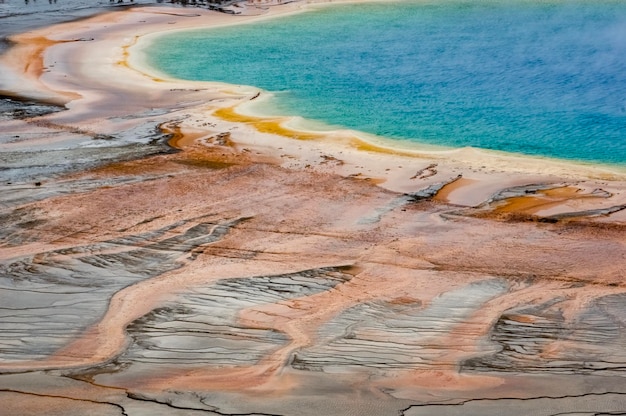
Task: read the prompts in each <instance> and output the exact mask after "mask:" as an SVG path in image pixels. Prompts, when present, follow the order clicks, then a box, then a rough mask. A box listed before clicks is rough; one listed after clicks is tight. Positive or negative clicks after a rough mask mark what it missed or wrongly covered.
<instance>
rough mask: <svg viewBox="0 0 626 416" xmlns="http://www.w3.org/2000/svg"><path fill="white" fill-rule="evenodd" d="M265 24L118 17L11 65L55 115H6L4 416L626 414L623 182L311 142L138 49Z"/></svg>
mask: <svg viewBox="0 0 626 416" xmlns="http://www.w3.org/2000/svg"><path fill="white" fill-rule="evenodd" d="M299 7H301V6H300V5H298V4H292V5H288V6H285V7H284V8H276V9H272V11H271V12H270V15H271V14H278V13H291V12H295V11H297V10H298V9H299ZM248 12H249V13H252V12H254V10H252V9H250V10H248ZM256 18H259V17H255V16H230V15H224V14H217V13H212V12H207V11H203V10H201V9H183V8H173V7H150V8H135V9H127V10H124V11H120V12H115V13H109V14H102V15H98V16H95V17H93V18H90V19H86V20H81V21H77V22H72V23H67V24H62V25H57V26H52V27H48V28H44V29H38V30H36V31H31V32H28V33H25V34H20V35H16V36H14V38H13V40H14V41H15V42H16V45H15V46H13V47H12V48H11V49H9V50H8V51H7V52H6V53H5V54H4V55H2V56H1V57H0V65H1V66H2V72H1V73H2V80H1V81H2V89H3V90H4V91H6V93H5V94H11V95H12V96H13V97H20V98H22V99H30V100H33V101H35V100H38V102H45V103H47V104H46V105H54V106H60V108H63V110H62V111H52V112H51V111H49V110H50V108H48V107H45V108H44V109H41V108H39V107H37V108H39V110H41V111H39V110H38V109H37V108H34V109H33V113H28V114H24V113H20V114H17V115H16V114H14V113H11V114H9V113H7V112H5V113H3V114H4V115H3V118H2V120H0V123H1V129H2V130H1V131H2V134H1V136H0V138H1V141H0V158H2V160H3V164H2V166H3V169H2V170H1V171H0V174H1V175H2V176H1V178H2V184H1V186H2V192H1V193H0V202H1V203H2V205H1V210H0V223H1V224H2V227H1V230H2V231H0V317H1V319H0V398H1V400H2V409H3V411H6V412H8V413H7V414H23V415H35V414H46V415H74V414H76V415H78V414H81V415H82V414H98V415H148V414H149V415H190V414H206V415H231V414H233V415H234V414H237V415H320V414H326V415H352V414H354V415H393V414H404V415H421V414H429V415H432V414H437V415H457V414H476V415H490V414H494V415H496V414H502V411H503V409H515V411H510V412H513V413H515V414H529V415H530V414H532V415H552V414H564V413H576V414H616V413H620V412H624V411H626V383H625V380H624V376H625V375H626V373H625V366H626V355H625V354H624V350H623V345H624V342H625V338H626V332H625V331H624V326H625V323H626V306H624V305H626V302H625V301H626V285H625V284H624V277H625V274H626V243H625V241H624V235H626V234H625V232H626V216H625V214H624V208H625V207H626V193H625V189H626V180H625V175H624V172H622V171H620V170H619V169H617V168H607V167H594V166H582V165H574V164H565V163H560V162H554V161H546V160H534V159H529V158H518V157H514V156H510V155H503V154H493V153H487V152H482V151H479V150H475V149H460V150H456V151H449V152H432V151H430V152H429V151H425V150H424V151H423V150H420V149H397V148H393V147H389V146H387V144H385V143H369V142H366V141H364V140H363V139H362V138H359V137H358V134H356V133H354V132H349V131H338V132H326V133H323V134H322V133H319V132H306V131H299V130H297V129H295V127H293V126H294V121H293V120H283V119H271V120H268V119H261V118H259V117H256V116H254V115H251V114H245V105H244V104H245V103H246V102H249V101H250V100H251V99H255V100H256V99H263V94H261V97H258V98H257V94H258V93H259V91H257V90H255V89H253V88H250V87H237V86H229V85H220V84H213V83H190V82H184V81H179V80H171V79H166V78H163V77H159V76H158V74H153V73H151V72H150V70H149V69H148V68H145V67H143V66H142V65H141V59H140V54H139V51H138V50H136V49H134V48H136V47H137V46H133V45H138V46H140V44H141V42H142V41H144V38H143V37H144V36H148V35H149V34H151V33H155V32H159V31H163V30H172V28H174V27H175V28H177V29H178V28H184V27H195V26H198V25H222V24H233V23H239V22H240V21H242V20H244V21H245V20H252V19H256ZM261 18H264V17H261ZM135 57H139V58H135ZM25 62H28V63H29V64H28V65H25ZM34 105H35V104H33V106H34ZM37 105H41V104H37ZM35 110H36V111H35ZM168 143H169V145H168Z"/></svg>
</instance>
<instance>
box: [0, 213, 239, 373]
mask: <svg viewBox="0 0 626 416" xmlns="http://www.w3.org/2000/svg"><path fill="white" fill-rule="evenodd" d="M238 222H239V220H235V221H224V222H222V223H219V222H202V221H200V222H197V220H196V221H194V222H193V223H191V221H189V220H182V221H180V222H178V223H175V224H171V225H169V226H166V227H163V228H161V229H158V230H154V231H151V232H147V233H140V234H135V235H132V234H131V235H128V236H125V237H120V238H116V239H111V240H106V241H102V242H100V243H94V244H89V245H82V246H75V247H67V248H62V249H58V250H52V251H48V252H42V253H36V254H32V255H28V256H23V257H18V258H13V259H10V260H7V261H4V262H2V263H0V281H1V282H2V291H0V304H1V305H2V306H1V307H0V316H1V319H0V334H1V335H0V340H1V341H0V358H1V359H2V360H5V361H13V360H34V359H40V358H44V357H46V356H48V355H50V354H52V353H54V352H55V351H57V350H58V349H59V348H60V347H62V346H64V345H66V344H68V343H69V342H70V341H71V340H72V339H73V338H74V337H76V336H78V335H79V334H80V333H81V332H82V331H84V330H85V329H86V328H87V327H88V326H89V325H92V324H94V323H95V322H97V320H98V319H100V318H101V317H102V315H103V314H104V313H105V312H106V310H107V308H108V306H109V302H110V299H111V297H112V296H113V295H114V294H115V293H116V292H118V291H119V290H121V289H122V288H124V287H127V286H129V285H132V284H134V283H136V282H138V281H143V280H146V279H150V278H154V277H156V276H159V275H161V274H163V273H166V272H168V271H171V270H175V269H177V268H179V267H181V266H182V265H183V264H184V263H185V262H187V261H190V260H193V258H194V256H195V254H194V252H193V251H194V250H195V249H196V248H198V247H200V246H203V245H205V244H210V243H212V242H215V241H217V240H219V239H220V238H222V237H223V236H224V235H225V234H226V233H227V232H228V230H229V228H230V227H232V226H234V225H236V224H237V223H238ZM174 231H177V234H175V235H171V234H172V233H173V232H174Z"/></svg>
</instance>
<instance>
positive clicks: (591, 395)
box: [399, 391, 626, 415]
mask: <svg viewBox="0 0 626 416" xmlns="http://www.w3.org/2000/svg"><path fill="white" fill-rule="evenodd" d="M609 395H617V396H626V393H624V392H616V391H607V392H604V393H582V394H572V395H563V396H534V397H498V398H478V399H468V400H462V401H460V402H458V403H423V404H412V405H410V406H407V407H405V408H404V409H401V410H400V413H399V414H400V415H406V412H408V411H409V410H411V409H413V408H418V407H435V406H438V407H444V406H445V407H452V406H464V405H466V404H468V403H472V402H483V401H484V402H498V401H504V400H510V401H532V400H542V399H548V400H564V399H579V398H583V397H602V396H609ZM578 413H583V412H582V411H579V412H578ZM584 413H592V412H584ZM592 414H597V415H621V414H624V413H612V412H597V413H592Z"/></svg>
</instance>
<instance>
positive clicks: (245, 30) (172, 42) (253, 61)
mask: <svg viewBox="0 0 626 416" xmlns="http://www.w3.org/2000/svg"><path fill="white" fill-rule="evenodd" d="M147 52H148V55H149V64H150V65H152V66H154V67H155V68H157V69H159V70H161V71H163V72H165V73H168V74H170V75H172V76H175V77H178V78H184V79H191V80H212V81H223V82H227V83H231V84H245V85H253V86H257V87H260V88H263V89H265V90H268V91H272V92H275V93H276V101H275V102H274V103H273V104H272V107H273V111H274V112H276V111H278V112H279V113H281V114H285V115H300V116H303V117H305V118H308V119H313V120H318V121H321V122H324V123H326V124H330V125H336V126H342V127H347V128H351V129H355V130H360V131H364V132H368V133H371V134H375V135H379V136H385V137H388V138H392V139H397V140H410V141H415V142H421V143H429V144H435V145H443V146H452V147H464V146H473V147H479V148H486V149H494V150H501V151H507V152H516V153H523V154H528V155H539V156H547V157H554V158H561V159H574V160H580V161H588V162H599V163H610V164H620V165H623V164H626V2H623V1H607V0H600V1H580V0H577V1H568V0H560V1H549V0H548V1H527V0H501V1H497V0H492V1H487V0H483V1H480V0H477V1H467V0H448V1H446V0H437V1H430V2H429V1H418V2H412V1H408V2H398V3H378V4H377V3H370V4H352V5H335V6H332V7H323V8H319V9H316V10H313V11H309V12H306V13H303V14H297V15H292V16H289V17H283V18H279V19H272V20H266V21H262V22H259V23H255V24H248V25H241V26H233V27H228V28H220V29H217V30H209V29H205V30H201V31H192V32H185V33H176V34H173V35H168V36H165V37H162V38H160V39H159V40H158V42H156V43H155V44H153V45H152V46H151V47H150V49H149V50H148V51H147Z"/></svg>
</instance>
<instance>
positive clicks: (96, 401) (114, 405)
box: [0, 389, 129, 416]
mask: <svg viewBox="0 0 626 416" xmlns="http://www.w3.org/2000/svg"><path fill="white" fill-rule="evenodd" d="M0 392H5V393H15V394H24V395H28V396H36V397H44V398H49V399H64V400H72V401H78V402H86V403H93V404H100V405H106V406H113V407H116V408H118V409H119V410H120V412H121V414H122V415H123V416H129V414H128V413H126V409H124V406H122V405H120V404H118V403H113V402H103V401H98V400H91V399H79V398H76V397H68V396H60V395H54V394H41V393H33V392H29V391H20V390H14V389H0Z"/></svg>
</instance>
